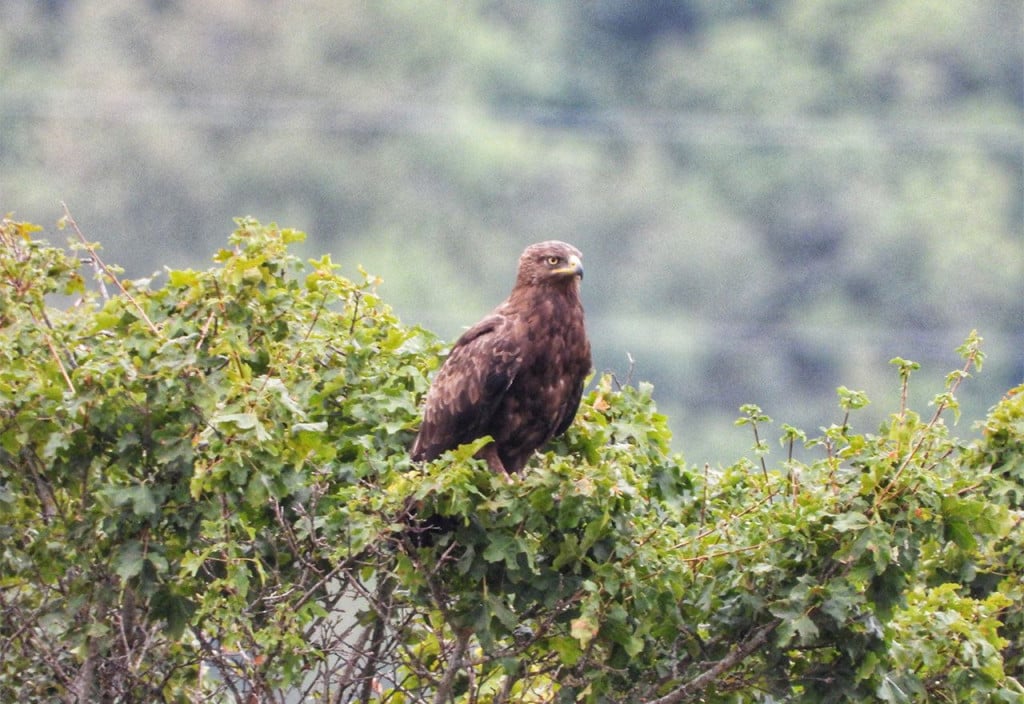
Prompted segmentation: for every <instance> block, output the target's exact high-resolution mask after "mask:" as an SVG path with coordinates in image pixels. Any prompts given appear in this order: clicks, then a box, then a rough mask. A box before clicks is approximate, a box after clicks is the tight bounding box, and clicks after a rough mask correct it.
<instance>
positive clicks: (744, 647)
mask: <svg viewBox="0 0 1024 704" xmlns="http://www.w3.org/2000/svg"><path fill="white" fill-rule="evenodd" d="M780 623H782V619H780V618H777V619H773V620H771V621H769V622H768V623H766V624H764V625H763V626H761V627H760V628H758V629H757V630H756V631H754V634H753V635H752V636H751V637H750V638H749V639H748V640H747V641H746V642H743V643H740V644H739V645H738V646H736V647H735V648H733V650H732V651H731V652H730V653H729V654H728V655H726V656H725V657H724V658H722V659H721V660H719V661H718V662H716V663H715V664H714V665H712V666H711V667H709V668H708V669H707V670H705V671H704V672H702V673H700V674H699V675H697V676H696V677H694V678H693V679H692V680H690V681H688V682H687V683H686V684H684V685H682V686H680V687H678V688H676V689H673V690H672V691H671V692H669V693H668V694H666V695H664V696H662V697H658V698H657V699H652V700H650V701H649V702H647V704H678V702H681V701H684V700H685V699H686V698H688V697H690V696H692V695H694V694H696V693H697V692H700V691H703V690H705V689H707V688H708V687H709V686H711V684H712V683H713V682H714V681H715V680H716V679H718V678H719V677H720V676H722V675H723V674H725V673H726V672H727V671H729V670H731V669H732V668H734V667H736V665H738V664H740V663H741V662H743V660H745V659H746V658H748V657H749V656H750V655H751V654H753V653H754V652H755V651H756V650H758V649H760V648H761V647H763V646H764V644H765V643H767V642H768V637H769V636H770V635H771V634H772V631H774V630H775V629H776V628H778V626H779V624H780Z"/></svg>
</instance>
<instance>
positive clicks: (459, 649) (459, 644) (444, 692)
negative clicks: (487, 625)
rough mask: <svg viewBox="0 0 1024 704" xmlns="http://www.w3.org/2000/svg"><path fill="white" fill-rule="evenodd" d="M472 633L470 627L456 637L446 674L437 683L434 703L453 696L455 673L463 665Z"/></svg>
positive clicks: (440, 702)
mask: <svg viewBox="0 0 1024 704" xmlns="http://www.w3.org/2000/svg"><path fill="white" fill-rule="evenodd" d="M471 633H472V631H470V630H469V629H468V628H466V629H462V630H460V631H459V633H458V635H457V636H456V637H455V648H454V649H453V650H452V654H451V657H449V658H448V665H447V668H446V669H445V673H444V676H443V677H442V678H441V681H440V682H439V683H438V685H437V692H436V693H435V695H434V704H444V703H445V702H446V701H448V700H449V699H450V698H451V695H452V685H453V684H455V675H457V674H458V672H459V669H460V668H461V667H462V658H463V657H465V655H466V648H467V647H469V636H470V634H471Z"/></svg>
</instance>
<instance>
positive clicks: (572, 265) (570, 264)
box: [554, 254, 583, 279]
mask: <svg viewBox="0 0 1024 704" xmlns="http://www.w3.org/2000/svg"><path fill="white" fill-rule="evenodd" d="M554 271H555V273H556V274H567V275H571V276H578V277H580V278H581V279H582V278H583V262H581V261H580V258H579V257H577V256H576V255H575V254H570V255H569V259H568V261H567V262H566V265H565V266H563V267H562V268H561V269H555V270H554Z"/></svg>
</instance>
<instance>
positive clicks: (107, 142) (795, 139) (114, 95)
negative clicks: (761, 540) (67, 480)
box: [0, 0, 1024, 465]
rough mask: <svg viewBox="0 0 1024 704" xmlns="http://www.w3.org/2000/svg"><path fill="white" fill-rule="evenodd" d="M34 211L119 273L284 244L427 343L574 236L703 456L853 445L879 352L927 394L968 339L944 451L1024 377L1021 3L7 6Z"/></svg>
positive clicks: (611, 355) (597, 304)
mask: <svg viewBox="0 0 1024 704" xmlns="http://www.w3.org/2000/svg"><path fill="white" fill-rule="evenodd" d="M61 201H65V202H67V204H68V206H69V208H70V209H71V212H72V214H73V215H74V217H75V219H76V220H77V222H78V224H79V225H80V226H81V228H82V229H83V230H84V231H85V233H86V235H87V236H88V237H89V238H90V239H93V240H99V241H100V242H102V243H103V246H104V256H105V259H106V260H107V261H108V262H111V263H119V264H122V265H123V266H125V267H126V269H127V274H128V275H129V276H148V275H149V274H150V273H152V272H153V271H158V270H161V269H162V267H164V266H170V267H173V268H183V267H194V268H198V267H203V268H205V267H207V266H210V265H211V257H212V255H213V254H214V253H215V252H216V250H217V249H218V248H220V247H222V246H223V245H224V244H225V242H226V237H227V235H228V233H229V232H230V231H231V230H232V229H233V227H234V225H233V222H232V218H233V217H235V216H241V215H253V216H256V217H258V218H260V219H261V220H263V221H265V222H269V221H276V222H277V223H279V224H280V225H282V226H288V227H295V228H298V229H301V230H304V231H306V232H307V233H308V235H309V237H308V240H307V242H306V243H305V245H304V247H303V250H302V254H304V255H308V256H319V255H320V254H322V253H330V254H331V255H332V256H333V257H334V258H335V260H336V261H339V262H341V263H342V265H343V271H344V272H345V273H346V274H347V275H349V276H355V275H356V274H357V267H358V265H362V266H363V267H364V268H366V269H367V270H368V271H370V272H371V273H373V274H376V275H379V276H380V277H381V278H382V280H383V282H382V284H381V286H380V289H379V290H380V293H381V295H382V296H383V298H384V299H385V300H386V301H387V302H389V303H390V304H391V305H392V306H393V307H394V309H395V310H396V312H397V313H398V314H399V315H400V317H401V318H402V319H403V321H404V322H406V323H409V324H421V325H423V326H425V327H427V328H429V329H431V330H433V331H434V332H436V333H437V334H438V335H440V336H441V337H442V338H444V339H449V340H450V339H454V338H455V337H456V336H457V335H458V334H459V332H460V331H461V330H462V329H463V328H464V327H465V326H468V325H469V324H471V323H473V322H475V321H476V320H477V319H478V318H479V317H480V316H482V315H483V314H485V313H486V312H487V311H489V310H490V309H491V308H492V307H493V306H494V305H495V304H496V303H498V302H499V301H500V300H501V299H502V298H503V297H504V296H505V295H506V294H507V293H508V290H509V289H510V287H511V284H512V281H513V278H514V270H515V264H516V258H517V257H518V255H519V252H520V251H521V250H522V248H523V247H524V246H525V245H527V244H529V243H531V242H534V241H538V240H543V239H562V240H566V241H569V242H571V243H573V244H575V245H576V246H578V247H579V248H580V249H582V250H583V252H584V261H585V264H586V271H587V276H586V279H585V281H584V301H585V305H586V308H587V314H588V322H589V328H590V333H591V337H592V339H593V343H594V348H595V366H596V367H597V370H598V371H611V372H614V373H615V374H616V376H617V378H619V379H620V380H621V381H626V380H631V381H633V382H637V381H641V380H646V381H650V382H652V383H653V384H654V386H655V399H656V400H657V402H658V405H659V408H660V409H661V410H662V412H664V413H665V414H667V415H668V416H669V418H670V422H671V425H672V427H673V430H674V433H675V440H674V443H675V448H676V449H677V450H678V451H680V452H682V453H684V455H685V457H686V459H687V461H688V462H690V463H693V464H698V465H700V464H703V463H704V462H711V463H712V464H716V463H718V462H731V461H734V460H735V459H737V458H738V457H739V456H741V455H742V454H744V453H746V451H747V450H748V448H749V446H750V444H751V442H752V437H751V436H750V432H749V429H741V428H735V427H734V426H733V423H732V421H733V420H734V419H735V418H736V417H737V415H738V411H737V409H738V407H739V405H740V404H743V403H756V404H758V405H760V406H761V407H762V408H763V409H764V411H765V412H766V413H768V414H769V415H770V416H772V417H773V418H774V419H775V420H776V423H777V424H781V423H783V422H785V423H790V424H793V425H796V426H798V427H802V428H804V429H805V430H807V431H808V432H809V433H815V434H816V432H817V429H818V427H820V426H823V425H828V424H831V423H839V422H841V420H842V413H841V412H840V411H839V409H838V407H837V405H836V395H835V388H836V387H837V386H839V385H845V386H848V387H850V388H854V389H859V390H863V391H865V392H867V394H868V396H869V398H871V399H872V402H873V403H872V405H871V406H869V407H868V409H866V410H865V411H863V412H861V413H860V414H858V415H856V416H855V417H854V421H853V422H854V426H855V429H857V430H859V431H873V430H875V429H876V428H877V425H878V423H879V422H880V421H881V420H883V419H884V418H885V417H886V415H887V414H888V413H890V412H892V411H895V410H896V409H897V407H898V402H899V401H898V399H899V393H898V391H899V390H898V380H897V375H896V372H895V369H894V368H892V367H891V366H890V365H889V364H888V361H889V359H890V358H892V357H894V356H897V355H898V356H901V357H904V358H907V359H912V360H915V361H917V362H920V363H921V364H922V367H923V368H922V371H921V372H920V373H919V375H918V378H917V381H916V385H915V386H914V389H915V392H914V396H913V401H914V403H916V404H917V405H918V407H920V409H921V410H922V412H924V411H925V410H927V409H926V405H927V402H928V400H929V399H930V398H931V397H932V396H933V395H934V394H936V393H938V392H940V391H942V390H943V379H944V377H945V374H946V373H948V372H949V371H950V370H952V369H954V368H956V367H958V366H959V364H960V360H959V358H958V356H957V355H956V353H955V352H954V350H955V348H956V347H957V346H958V345H959V344H960V342H962V340H963V339H964V337H965V336H966V335H967V333H968V332H969V331H970V330H971V329H972V328H977V329H978V330H979V332H980V333H981V335H982V336H983V337H984V338H985V340H986V344H985V350H986V351H987V353H988V355H989V356H988V360H987V362H986V364H985V368H984V370H983V372H982V374H981V375H980V376H978V377H977V378H975V379H972V380H970V381H968V382H967V383H966V384H965V385H964V386H963V387H962V389H961V393H960V397H961V401H962V403H963V411H964V416H963V420H962V421H961V425H960V427H958V428H957V430H956V432H957V434H959V435H961V436H970V435H971V434H972V433H974V432H976V431H975V430H973V429H972V427H971V423H972V421H974V420H977V419H979V418H981V417H982V416H983V414H984V412H985V410H986V409H987V408H988V407H989V406H991V405H992V404H993V403H995V402H996V401H997V400H998V399H999V398H1000V397H1001V395H1002V394H1003V393H1004V392H1005V391H1006V390H1007V389H1009V388H1010V387H1011V386H1014V385H1016V384H1019V383H1020V382H1021V381H1022V380H1024V3H1022V2H1021V1H1020V0H1006V1H997V0H789V1H786V0H780V1H778V2H769V1H767V0H761V1H748V2H742V1H740V0H678V1H673V0H649V1H646V2H644V1H638V0H586V1H583V0H580V1H570V0H564V1H561V2H556V1H553V0H552V1H540V0H537V1H532V2H527V1H525V0H522V1H516V0H505V1H500V0H492V1H488V0H458V1H452V0H416V1H412V0H408V1H406V0H381V1H377V0H368V1H365V2H355V1H348V0H345V1H342V2H337V1H331V2H328V1H326V0H316V1H314V0H310V1H307V2H284V1H283V0H280V1H279V0H219V1H218V2H215V3H211V2H206V1H205V0H148V1H145V2H142V1H140V0H102V1H99V0H92V1H90V0H83V1H80V2H71V1H70V0H47V1H41V0H4V1H3V2H2V3H0V213H5V212H6V213H10V212H13V213H14V215H15V217H17V218H18V219H21V220H29V221H33V222H37V223H40V224H42V225H44V226H46V228H47V234H48V236H49V237H50V238H51V239H52V240H54V241H57V242H60V241H62V240H63V238H64V234H63V233H58V232H57V231H56V230H55V228H54V223H55V222H56V221H57V220H58V218H60V217H61V215H62V208H61V205H60V202H61ZM780 434H781V431H779V430H778V428H777V427H775V428H772V429H768V430H767V432H766V433H765V435H767V437H768V438H770V442H771V445H772V447H773V448H775V449H774V451H775V452H776V453H777V454H778V453H779V452H781V450H780V449H779V448H778V445H777V444H776V442H775V438H777V437H778V436H779V435H780Z"/></svg>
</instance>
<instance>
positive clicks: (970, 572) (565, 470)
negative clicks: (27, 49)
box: [0, 218, 1024, 704]
mask: <svg viewBox="0 0 1024 704" xmlns="http://www.w3.org/2000/svg"><path fill="white" fill-rule="evenodd" d="M65 224H67V225H68V226H69V227H70V228H71V230H72V232H73V233H74V234H75V239H73V241H72V247H71V251H65V250H62V249H59V248H55V247H52V246H50V245H47V244H46V243H44V242H43V241H41V240H39V239H36V238H34V236H33V231H34V229H35V228H33V227H32V226H29V225H26V224H24V223H17V222H14V221H11V220H4V221H3V224H2V228H0V245H2V249H0V535H2V540H0V613H2V622H0V699H3V700H4V701H22V702H33V701H35V702H49V701H64V702H75V701H118V702H128V701H147V702H159V701H167V702H194V701H231V702H249V701H254V700H255V701H268V702H270V701H281V702H284V701H295V700H296V699H297V698H305V700H308V701H323V702H348V701H358V702H392V703H396V702H413V701H430V700H432V701H435V702H438V703H439V704H440V703H441V702H447V701H452V702H466V703H467V704H468V703H469V702H512V701H519V702H571V701H588V702H617V701H644V702H656V703H659V704H669V703H670V702H684V701H704V702H733V701H764V702H769V701H780V700H787V701H807V702H829V701H836V702H841V701H865V700H881V701H887V702H910V701H918V700H921V699H922V698H924V697H925V696H928V697H931V698H933V699H935V700H944V701H963V700H987V701H1003V702H1016V701H1021V700H1022V698H1024V687H1022V684H1021V682H1022V672H1024V662H1022V657H1024V656H1022V653H1024V611H1022V607H1021V603H1022V596H1024V594H1022V589H1024V586H1022V579H1021V576H1022V574H1024V572H1022V567H1024V565H1022V564H1021V557H1020V556H1021V554H1022V548H1024V545H1022V541H1021V537H1020V528H1019V522H1020V517H1021V506H1022V502H1024V450H1022V443H1024V393H1016V392H1011V393H1010V394H1008V395H1007V397H1006V398H1005V399H1004V401H1003V402H1001V403H1000V404H999V405H998V406H997V407H996V408H994V409H993V410H992V413H991V414H990V415H989V417H988V418H987V420H986V421H985V435H984V438H983V439H982V440H981V441H979V442H976V443H973V444H971V445H964V444H962V443H960V442H959V441H957V440H956V439H955V438H953V437H952V436H950V434H949V432H948V428H947V426H946V424H945V421H944V419H945V417H946V416H947V415H949V414H951V413H952V414H956V413H957V412H958V410H959V409H958V407H957V401H956V398H955V396H954V392H955V391H956V390H957V387H958V386H959V384H960V383H961V381H962V380H963V379H964V378H966V377H967V376H969V375H970V373H971V372H973V371H974V370H975V369H977V368H979V367H980V365H981V361H982V355H981V352H980V349H979V346H978V345H979V340H978V339H977V337H976V336H972V337H971V338H970V339H968V340H967V342H966V343H965V344H964V346H963V348H962V349H961V352H962V355H963V359H964V366H963V368H962V369H961V370H959V371H957V372H954V373H953V374H951V375H950V377H949V379H948V385H947V389H946V391H944V392H943V393H941V394H939V395H937V396H936V398H935V400H934V408H933V409H932V410H931V412H930V413H929V414H928V415H927V416H922V415H919V414H918V413H917V412H915V411H914V410H913V409H912V408H910V407H909V406H907V405H902V406H901V407H900V408H899V409H898V410H897V411H895V412H894V413H892V414H891V415H890V416H889V418H888V420H887V421H886V423H885V424H884V426H883V427H882V428H881V429H880V430H879V432H877V433H874V434H870V433H869V434H861V433H858V432H855V431H854V429H853V421H854V419H855V418H856V411H857V410H858V409H860V408H862V407H863V406H864V405H865V404H866V403H867V399H866V398H865V396H864V395H863V394H862V393H859V392H856V391H852V390H849V389H846V388H841V389H840V390H839V402H840V403H839V405H840V410H839V413H840V414H841V416H840V417H839V418H838V422H837V423H835V424H833V425H828V426H827V427H825V428H822V429H821V431H820V434H819V435H817V436H814V437H810V436H807V435H805V433H804V432H802V431H800V430H797V429H796V428H793V427H790V426H783V432H782V436H783V437H782V441H783V455H784V457H785V459H782V460H780V461H778V462H776V461H769V457H770V453H769V449H770V445H771V443H770V442H768V441H767V440H765V439H764V438H765V437H766V436H767V435H768V433H769V429H768V428H769V421H768V419H767V418H766V417H764V415H763V414H762V413H761V412H760V410H759V409H758V408H756V407H755V406H746V407H744V409H743V417H742V419H741V421H740V422H741V423H742V424H744V425H748V426H751V427H752V428H753V430H754V437H755V439H756V441H757V444H756V446H755V454H754V456H755V458H757V459H756V460H755V461H753V462H752V461H750V460H740V461H738V462H736V463H735V464H732V465H730V466H726V467H722V468H713V467H710V466H705V467H703V468H700V467H688V466H686V465H685V464H684V463H683V461H682V459H681V458H680V457H678V456H674V455H672V453H671V451H670V449H669V432H668V429H667V425H666V419H665V417H664V416H662V415H660V414H658V413H657V411H656V410H655V408H654V405H653V403H652V401H651V396H650V394H651V388H650V387H649V386H645V385H641V386H639V387H635V388H634V387H624V388H620V387H619V385H618V383H617V382H616V380H615V379H614V378H611V377H603V378H600V379H597V380H595V382H594V384H593V387H592V390H591V391H590V393H589V394H588V395H587V397H586V398H585V400H584V404H583V406H582V408H581V411H580V414H579V416H578V418H577V421H576V423H575V424H574V426H573V427H572V429H571V430H570V432H569V433H567V435H566V436H565V437H564V438H563V439H562V440H561V441H559V442H558V443H556V444H555V446H554V447H552V448H550V450H549V451H548V452H546V453H545V454H543V456H538V457H537V458H536V459H535V460H534V462H533V463H532V464H531V466H530V467H529V468H528V469H527V471H526V472H525V473H524V474H523V476H522V477H518V478H512V479H506V478H504V477H498V476H494V475H492V474H491V473H489V472H488V471H487V470H486V468H485V467H484V466H483V465H482V464H481V463H480V462H478V461H475V460H473V459H471V458H472V454H473V447H466V448H462V449H460V450H459V451H457V452H455V453H450V454H449V455H446V456H445V457H443V458H441V459H439V460H438V461H436V462H434V463H431V464H429V465H427V466H422V467H416V466H412V465H411V463H410V462H409V459H408V454H407V449H406V448H407V445H408V442H409V440H410V439H411V435H412V430H413V429H414V428H415V426H416V423H417V405H418V402H419V399H420V398H421V395H422V393H423V392H424V391H425V389H426V386H427V379H428V376H429V374H430V372H431V370H432V369H434V368H435V367H436V366H437V364H438V355H439V353H440V352H441V348H440V346H439V344H438V342H437V341H436V340H435V339H434V338H433V337H432V336H431V335H429V334H428V333H426V332H424V331H423V330H421V329H418V328H410V327H406V326H403V325H402V324H400V323H399V321H398V320H397V319H396V318H395V316H394V314H393V313H392V312H391V311H390V310H389V308H388V307H387V306H386V305H384V304H383V303H382V302H381V301H380V300H379V299H378V297H377V295H376V294H375V292H374V286H375V281H374V280H373V279H372V278H371V277H369V276H364V277H363V278H362V279H361V280H359V281H356V282H353V281H350V280H348V279H345V278H343V277H341V276H339V275H338V274H337V272H336V267H335V265H334V264H333V263H332V262H331V260H330V259H329V258H326V257H325V258H321V259H317V260H312V261H309V262H308V263H305V264H303V263H302V262H301V261H300V260H299V259H298V258H297V257H295V256H294V255H292V254H290V253H289V251H288V246H289V245H290V244H292V243H294V242H297V241H299V240H300V239H301V237H302V235H301V233H298V232H295V231H292V230H286V229H280V228H277V227H275V226H269V227H265V226H261V225H259V224H258V223H256V222H255V221H252V220H242V221H239V229H238V230H237V231H236V232H235V233H234V234H233V235H232V236H231V238H230V247H229V248H228V249H224V250H222V251H221V252H219V253H218V254H217V256H216V261H217V266H215V267H214V268H211V269H208V270H203V271H193V270H167V271H166V272H165V273H163V274H161V275H160V279H161V281H162V284H160V285H157V283H156V282H155V280H143V281H128V280H121V279H119V278H118V276H117V272H116V270H114V269H113V268H111V267H108V266H107V265H106V264H104V263H103V262H102V260H101V259H100V258H99V255H98V253H97V247H96V245H95V244H92V243H89V242H88V241H86V239H85V238H84V237H82V236H81V233H80V232H79V231H78V229H77V226H76V225H75V223H74V222H73V221H71V220H70V218H68V219H66V220H65ZM92 273H95V276H96V278H97V279H98V281H97V282H96V283H87V279H88V278H89V277H90V276H91V275H92ZM97 289H98V290H97ZM111 290H113V291H112V292H111ZM53 296H61V297H62V298H61V299H60V300H61V301H63V302H64V303H66V304H67V305H63V306H62V307H59V308H58V307H56V306H55V305H53V304H54V299H53V298H52V297H53ZM69 297H70V298H69ZM894 362H895V364H896V368H897V371H898V375H899V378H900V379H901V382H902V387H903V391H904V394H903V395H904V398H906V397H907V393H906V392H907V389H908V386H909V383H910V378H911V376H912V373H913V372H914V371H915V368H916V365H915V364H914V363H912V362H908V361H906V360H894ZM800 447H806V448H809V449H807V450H805V452H804V454H808V455H810V456H811V457H813V458H814V459H810V460H807V461H801V460H799V459H797V458H796V456H795V455H796V454H799V453H795V450H796V449H797V448H800ZM429 526H441V527H442V528H443V530H441V531H433V532H431V533H430V534H429V537H426V536H425V534H424V533H423V530H424V529H425V528H426V527H429Z"/></svg>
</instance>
